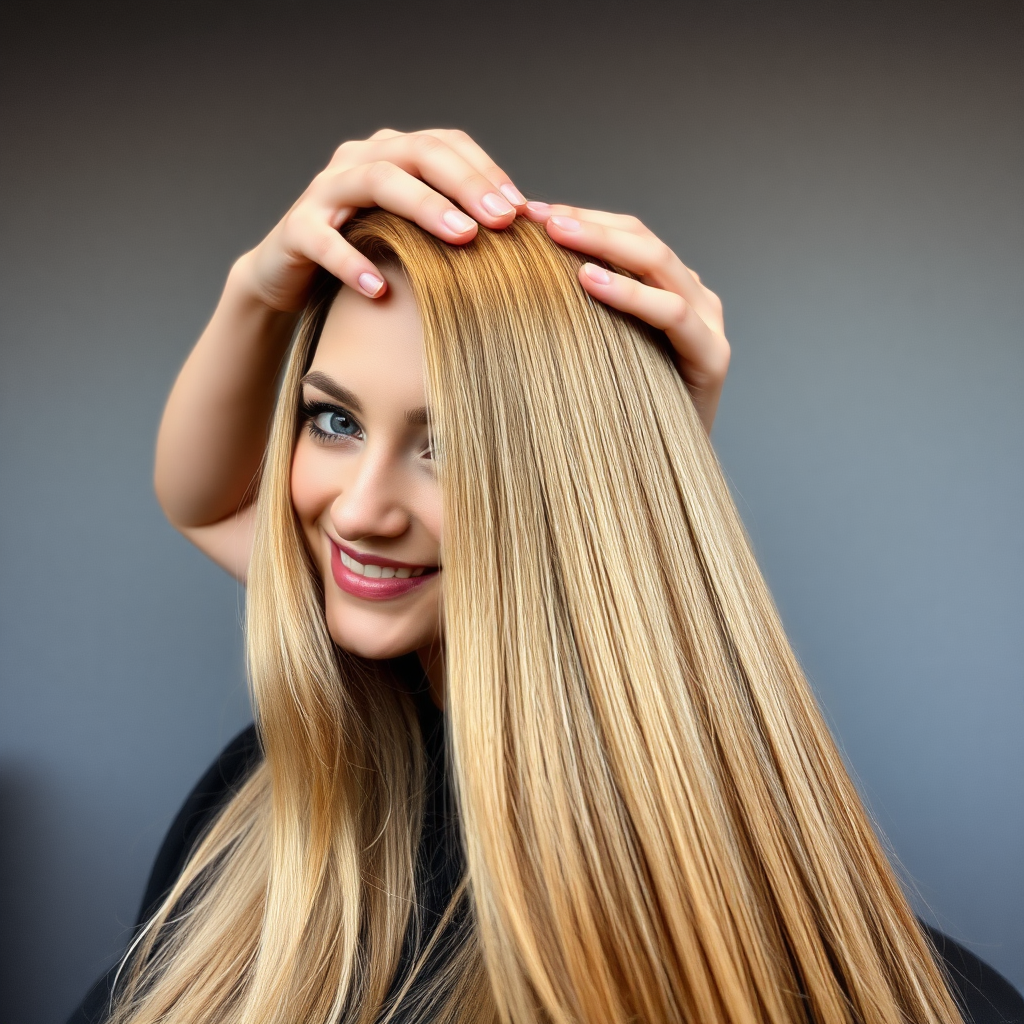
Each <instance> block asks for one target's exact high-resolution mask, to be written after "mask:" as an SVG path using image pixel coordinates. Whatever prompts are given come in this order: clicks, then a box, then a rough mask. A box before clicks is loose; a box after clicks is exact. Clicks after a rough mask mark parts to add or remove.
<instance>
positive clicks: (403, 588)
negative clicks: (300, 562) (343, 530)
mask: <svg viewBox="0 0 1024 1024" xmlns="http://www.w3.org/2000/svg"><path fill="white" fill-rule="evenodd" d="M328 539H330V538H328ZM330 542H331V573H332V574H333V576H334V582H335V583H337V584H338V586H339V587H340V588H341V589H342V590H344V591H345V593H346V594H352V595H353V596H354V597H361V598H363V600H365V601H390V600H391V599H392V598H395V597H401V596H403V595H404V594H408V593H411V592H412V591H413V590H416V589H418V588H419V587H421V586H423V584H424V583H426V582H427V581H428V580H430V579H433V577H434V576H436V575H437V574H438V572H439V571H440V570H439V568H438V567H437V566H436V565H411V564H410V563H408V562H396V561H395V560H394V559H393V558H384V557H382V556H380V555H368V554H364V553H363V552H360V551H356V550H355V549H353V548H350V547H348V546H347V545H341V544H339V543H338V542H337V541H335V540H331V541H330Z"/></svg>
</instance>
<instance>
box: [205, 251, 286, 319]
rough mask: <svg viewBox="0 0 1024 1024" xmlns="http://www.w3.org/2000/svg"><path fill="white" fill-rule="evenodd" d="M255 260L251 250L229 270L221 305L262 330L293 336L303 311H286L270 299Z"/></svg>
mask: <svg viewBox="0 0 1024 1024" xmlns="http://www.w3.org/2000/svg"><path fill="white" fill-rule="evenodd" d="M254 262H255V260H254V253H253V252H251V251H250V252H247V253H244V254H243V255H242V256H239V257H238V259H237V260H235V262H234V263H233V264H232V266H231V269H230V270H229V271H228V277H227V281H226V282H225V283H224V291H223V293H222V294H221V299H220V304H219V308H220V310H223V311H224V312H226V313H227V314H228V315H229V316H231V317H232V318H235V319H240V320H244V321H245V322H246V323H247V324H249V326H250V328H253V327H254V328H256V330H258V331H259V332H260V333H272V334H275V335H276V334H281V333H284V334H287V335H289V336H290V334H291V330H292V328H293V327H294V326H295V322H296V320H298V317H299V313H300V312H301V311H300V310H296V311H289V310H282V309H279V308H278V307H277V306H274V305H272V304H271V303H270V302H268V301H267V298H266V295H265V293H264V291H263V289H261V288H260V286H259V283H258V278H257V275H256V273H255V269H254Z"/></svg>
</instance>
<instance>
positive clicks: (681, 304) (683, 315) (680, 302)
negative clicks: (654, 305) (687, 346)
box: [670, 293, 690, 327]
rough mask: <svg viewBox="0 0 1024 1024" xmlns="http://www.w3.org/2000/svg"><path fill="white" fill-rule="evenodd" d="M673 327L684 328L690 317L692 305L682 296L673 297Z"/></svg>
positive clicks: (674, 295)
mask: <svg viewBox="0 0 1024 1024" xmlns="http://www.w3.org/2000/svg"><path fill="white" fill-rule="evenodd" d="M671 308H672V312H671V314H670V316H671V321H672V326H673V327H682V326H683V325H684V324H685V323H686V321H687V319H689V316H690V304H689V303H688V302H687V301H686V299H684V298H683V297H682V296H681V295H676V294H674V293H673V295H672V306H671Z"/></svg>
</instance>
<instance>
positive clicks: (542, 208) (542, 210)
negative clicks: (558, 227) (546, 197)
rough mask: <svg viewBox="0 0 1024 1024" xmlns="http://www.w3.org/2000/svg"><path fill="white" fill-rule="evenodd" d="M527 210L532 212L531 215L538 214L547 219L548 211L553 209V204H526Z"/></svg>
mask: <svg viewBox="0 0 1024 1024" xmlns="http://www.w3.org/2000/svg"><path fill="white" fill-rule="evenodd" d="M526 208H527V209H528V210H529V211H530V213H536V214H539V215H540V216H541V217H546V216H547V214H548V211H549V210H550V209H551V204H550V203H537V202H531V203H527V204H526Z"/></svg>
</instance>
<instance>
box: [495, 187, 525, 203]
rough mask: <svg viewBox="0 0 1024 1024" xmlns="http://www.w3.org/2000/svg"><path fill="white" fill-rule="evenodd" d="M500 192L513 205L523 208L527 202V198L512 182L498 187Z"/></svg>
mask: <svg viewBox="0 0 1024 1024" xmlns="http://www.w3.org/2000/svg"><path fill="white" fill-rule="evenodd" d="M498 191H499V192H500V193H501V194H502V195H503V196H504V197H505V198H506V199H507V200H508V201H509V202H510V203H511V204H512V205H513V206H522V205H523V203H525V202H526V196H524V195H523V193H522V192H520V191H519V189H517V188H516V187H515V185H513V184H512V182H511V181H509V182H507V183H506V184H504V185H499V186H498Z"/></svg>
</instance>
